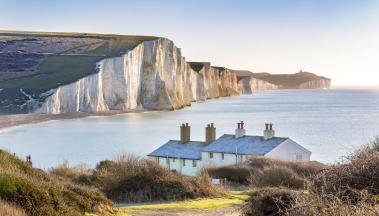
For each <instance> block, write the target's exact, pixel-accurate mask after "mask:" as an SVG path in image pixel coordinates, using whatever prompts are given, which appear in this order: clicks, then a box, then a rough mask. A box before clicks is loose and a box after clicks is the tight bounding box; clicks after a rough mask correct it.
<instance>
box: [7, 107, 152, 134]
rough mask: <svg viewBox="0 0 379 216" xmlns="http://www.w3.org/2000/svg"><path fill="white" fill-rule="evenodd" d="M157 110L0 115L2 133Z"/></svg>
mask: <svg viewBox="0 0 379 216" xmlns="http://www.w3.org/2000/svg"><path fill="white" fill-rule="evenodd" d="M150 111H155V110H132V111H108V112H99V113H85V112H77V113H69V114H38V113H27V114H11V115H0V132H2V131H4V130H6V129H11V128H15V127H18V126H25V125H31V124H38V123H43V122H49V121H55V120H66V119H80V118H87V117H93V116H114V115H120V114H126V113H143V112H150Z"/></svg>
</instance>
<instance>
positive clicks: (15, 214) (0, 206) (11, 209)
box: [0, 200, 27, 216]
mask: <svg viewBox="0 0 379 216" xmlns="http://www.w3.org/2000/svg"><path fill="white" fill-rule="evenodd" d="M0 215H4V216H6V215H11V216H27V214H26V212H25V211H24V210H22V209H21V208H19V207H16V206H14V205H12V204H9V203H8V202H5V201H3V200H0Z"/></svg>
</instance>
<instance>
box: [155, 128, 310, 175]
mask: <svg viewBox="0 0 379 216" xmlns="http://www.w3.org/2000/svg"><path fill="white" fill-rule="evenodd" d="M190 130H191V127H190V126H189V125H188V123H186V124H182V126H181V127H180V140H170V141H168V142H167V143H166V144H164V145H162V146H161V147H159V148H158V149H156V150H155V151H153V152H152V153H150V154H148V157H150V158H152V159H154V160H156V161H157V162H158V163H159V164H160V165H162V166H164V167H167V168H168V169H170V170H173V171H177V172H180V173H182V174H184V175H189V176H194V175H197V174H198V173H199V171H200V170H201V169H202V168H203V167H205V166H211V165H216V166H217V165H231V164H238V163H242V162H244V161H245V160H247V159H248V158H249V156H263V157H269V158H274V159H280V160H290V161H309V160H310V157H311V152H310V151H309V150H307V149H306V148H304V147H303V146H301V145H299V144H298V143H296V142H295V141H293V140H291V139H290V138H287V137H275V131H274V130H273V127H272V124H266V128H265V130H264V133H263V136H248V135H245V134H246V130H245V129H244V123H243V122H240V123H238V124H237V129H236V130H235V134H234V135H231V134H224V135H222V136H221V137H220V138H218V139H217V140H216V139H215V138H216V128H215V127H214V125H213V123H212V124H209V125H208V126H207V127H206V128H205V142H200V141H190Z"/></svg>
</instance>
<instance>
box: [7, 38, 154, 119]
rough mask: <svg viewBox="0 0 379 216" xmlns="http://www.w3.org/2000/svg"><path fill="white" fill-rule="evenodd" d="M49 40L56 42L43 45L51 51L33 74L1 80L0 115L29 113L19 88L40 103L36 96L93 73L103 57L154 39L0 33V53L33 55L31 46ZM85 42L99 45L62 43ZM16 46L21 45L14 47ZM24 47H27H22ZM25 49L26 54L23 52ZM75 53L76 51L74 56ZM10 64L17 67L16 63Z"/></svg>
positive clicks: (117, 53)
mask: <svg viewBox="0 0 379 216" xmlns="http://www.w3.org/2000/svg"><path fill="white" fill-rule="evenodd" d="M49 38H50V39H51V38H53V39H54V40H56V41H57V42H56V43H54V44H46V45H45V46H47V48H46V47H45V48H46V49H47V50H49V46H51V47H52V48H51V50H52V51H49V52H43V53H42V54H43V55H44V56H45V57H44V59H43V60H42V62H40V63H39V64H38V66H37V67H36V69H35V70H34V71H33V72H32V73H23V70H24V69H23V68H20V69H19V70H20V72H17V74H21V75H18V76H17V77H13V78H6V79H0V89H2V90H1V91H0V113H24V112H28V111H29V108H28V107H26V106H22V104H24V103H25V101H26V100H27V99H28V98H27V97H25V95H23V94H22V93H20V89H23V90H24V92H27V93H28V94H30V95H31V96H32V97H34V98H35V99H37V100H43V98H39V94H41V93H42V92H45V91H48V90H50V89H54V88H57V87H59V86H61V85H65V84H69V83H72V82H75V81H76V80H78V79H80V78H82V77H85V76H88V75H90V74H93V73H96V62H98V61H100V60H102V59H105V58H110V57H117V56H121V55H123V54H125V53H126V52H127V51H129V50H131V49H133V48H134V47H136V46H137V45H138V44H140V43H142V42H143V41H149V40H154V39H157V37H154V36H128V35H111V34H108V35H107V34H87V33H44V32H4V31H0V54H1V55H3V56H4V55H7V52H8V53H9V52H13V53H19V52H20V50H21V51H22V52H26V53H25V54H29V53H31V54H32V53H34V51H33V47H34V46H38V45H40V44H41V43H42V44H43V43H44V41H46V40H48V39H49ZM86 39H88V40H94V39H96V40H97V41H100V42H96V43H97V44H98V46H96V47H95V48H91V45H92V44H91V43H90V42H88V43H87V44H84V45H83V44H80V43H78V44H77V45H75V43H73V45H67V44H65V43H66V40H70V41H75V40H78V41H83V40H84V41H85V40H86ZM23 40H29V41H28V42H27V45H25V44H23ZM30 40H31V41H30ZM33 40H35V42H34V41H33ZM41 41H42V42H41ZM1 43H2V44H3V46H2V44H1ZM10 43H15V44H16V45H14V46H13V48H12V49H13V50H12V49H11V50H9V46H8V45H9V44H10ZM17 43H19V44H20V45H17ZM60 44H62V47H64V49H65V50H63V51H59V52H55V51H54V47H53V46H58V47H59V46H60ZM43 45H44V44H43ZM25 46H27V47H26V48H25ZM66 46H67V47H66ZM24 49H25V50H27V51H24ZM75 50H76V52H74V53H73V51H75ZM36 52H38V50H37V51H36ZM40 53H41V52H40ZM0 60H1V59H0ZM20 61H23V60H20ZM13 65H19V64H17V62H16V63H14V64H13ZM13 70H14V69H13ZM25 70H28V69H25ZM7 71H8V72H7ZM0 73H3V74H7V73H8V74H9V69H7V68H0ZM21 106H22V107H21Z"/></svg>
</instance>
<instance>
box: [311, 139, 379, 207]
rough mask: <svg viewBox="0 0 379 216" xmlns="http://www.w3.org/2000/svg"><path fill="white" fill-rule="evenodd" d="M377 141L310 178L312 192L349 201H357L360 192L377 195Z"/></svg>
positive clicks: (378, 152) (378, 171) (378, 157)
mask: <svg viewBox="0 0 379 216" xmlns="http://www.w3.org/2000/svg"><path fill="white" fill-rule="evenodd" d="M378 146H379V139H378V138H377V139H376V140H375V141H374V142H372V143H371V144H370V145H368V146H365V147H364V148H362V149H360V150H358V151H357V152H355V153H354V154H352V155H351V156H349V157H347V159H346V161H345V163H343V164H340V165H334V166H331V167H330V168H328V169H326V170H324V171H323V172H321V173H319V174H318V175H315V176H313V177H312V178H311V180H312V181H311V183H312V185H311V187H312V188H313V189H314V190H318V191H323V192H326V193H331V194H335V195H339V196H340V197H343V198H344V199H346V198H348V199H350V201H353V202H354V201H356V200H357V199H359V194H360V192H361V191H367V192H368V193H370V194H372V195H379V151H378Z"/></svg>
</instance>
